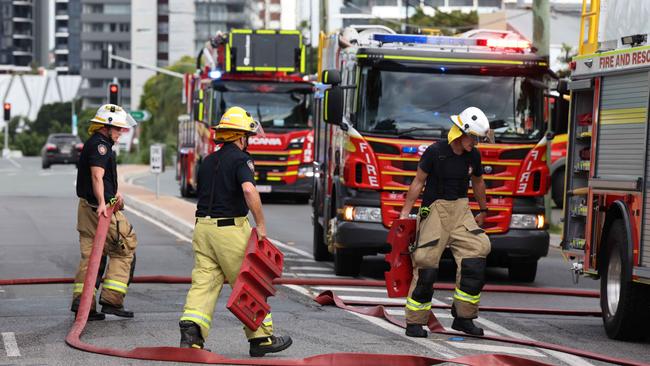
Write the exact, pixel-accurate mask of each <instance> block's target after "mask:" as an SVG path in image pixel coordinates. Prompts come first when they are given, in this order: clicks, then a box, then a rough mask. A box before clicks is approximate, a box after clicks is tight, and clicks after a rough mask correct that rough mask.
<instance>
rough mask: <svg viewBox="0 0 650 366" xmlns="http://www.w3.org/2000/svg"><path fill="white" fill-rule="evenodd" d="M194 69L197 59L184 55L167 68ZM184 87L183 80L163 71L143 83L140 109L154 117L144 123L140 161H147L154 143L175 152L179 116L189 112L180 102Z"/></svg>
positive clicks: (170, 152) (188, 70)
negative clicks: (164, 145)
mask: <svg viewBox="0 0 650 366" xmlns="http://www.w3.org/2000/svg"><path fill="white" fill-rule="evenodd" d="M194 68H195V63H194V59H193V58H192V57H190V56H185V57H183V58H181V59H180V60H179V61H178V62H176V63H175V64H174V65H172V66H170V67H168V69H169V70H172V71H176V72H180V73H188V72H189V73H191V72H194ZM182 89H183V82H182V80H180V79H178V78H174V77H170V76H168V75H164V74H157V75H155V76H153V77H151V78H150V79H149V80H147V82H146V83H145V84H144V90H143V93H142V97H141V98H140V108H141V109H145V110H147V111H149V112H150V113H151V119H150V120H149V121H147V122H144V123H142V124H141V126H142V129H141V134H140V139H139V145H140V151H141V155H140V161H141V162H143V163H146V162H147V160H146V158H147V156H148V152H149V146H150V145H151V144H152V143H164V144H166V145H167V148H166V153H167V154H169V156H168V157H171V156H172V155H173V152H174V151H176V136H177V134H178V116H179V115H181V114H184V113H186V110H185V108H186V107H185V106H184V105H183V103H181V92H182Z"/></svg>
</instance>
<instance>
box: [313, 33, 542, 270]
mask: <svg viewBox="0 0 650 366" xmlns="http://www.w3.org/2000/svg"><path fill="white" fill-rule="evenodd" d="M319 52H320V54H321V56H320V57H321V59H320V63H321V66H320V68H321V70H323V71H322V82H323V83H324V84H323V85H319V86H318V87H319V88H320V89H321V90H324V92H323V94H324V97H323V98H322V99H319V102H317V103H316V111H315V113H314V115H315V116H322V118H318V121H317V124H316V126H315V151H316V152H315V155H316V157H315V176H316V179H315V181H314V193H313V217H314V220H313V222H314V257H315V259H316V260H326V259H328V258H329V257H330V255H333V256H334V266H335V271H336V273H337V274H339V275H356V274H358V273H359V268H360V264H361V261H362V258H363V256H364V255H371V254H376V253H381V252H385V251H386V250H387V249H388V248H387V244H386V236H387V233H388V230H389V228H390V227H391V224H392V222H393V220H394V219H396V218H398V217H399V213H400V211H401V209H402V205H403V203H404V199H405V194H406V192H407V190H408V188H409V185H410V183H411V182H412V180H413V177H414V176H415V173H416V169H417V164H418V161H419V160H420V156H421V154H422V153H423V152H424V150H425V149H426V148H427V146H429V145H430V144H431V143H433V142H434V141H437V140H440V139H444V138H446V136H447V132H448V130H449V128H450V127H451V123H450V121H449V117H450V115H453V114H456V113H459V112H460V111H462V110H463V109H465V108H467V107H469V106H475V107H479V108H481V109H482V110H483V111H484V112H485V113H486V115H487V116H488V118H489V119H490V121H491V124H492V126H493V129H494V131H495V138H496V143H495V144H483V145H479V150H480V152H481V155H482V162H483V165H484V169H485V175H484V178H485V181H486V184H487V195H488V207H489V212H488V217H487V219H486V223H485V225H484V228H485V230H486V231H487V233H488V234H489V235H490V237H491V241H492V253H491V254H490V257H489V258H488V261H489V264H490V265H493V266H503V267H507V268H508V269H509V275H510V276H511V278H513V279H516V280H520V281H533V280H534V279H535V276H536V272H537V262H538V260H539V258H540V257H543V256H546V254H547V252H548V247H549V234H548V233H547V231H546V228H547V223H546V219H545V216H544V212H545V211H544V202H543V196H544V194H545V193H546V192H547V190H548V186H549V171H548V167H547V164H546V157H545V156H546V137H545V132H546V126H545V121H544V111H543V109H544V107H543V106H544V94H545V91H546V85H547V80H546V78H547V77H548V75H549V73H548V65H547V62H545V61H544V60H543V59H542V58H540V57H538V56H537V55H535V54H534V53H532V52H531V50H530V44H529V42H528V41H526V40H522V39H520V38H519V37H518V36H516V35H515V34H513V33H511V32H495V31H486V32H480V31H478V32H477V31H475V32H473V33H472V35H471V37H441V36H425V35H401V34H394V32H392V31H390V30H389V29H387V28H382V27H377V26H368V27H351V28H346V29H345V30H343V31H342V32H341V33H340V34H332V35H330V36H327V37H325V36H324V35H323V36H322V39H321V49H320V50H319ZM318 94H320V92H319V93H318ZM317 97H320V95H317ZM470 194H471V192H470ZM418 204H419V202H418ZM418 204H416V206H418ZM470 205H471V207H472V209H474V210H477V209H478V204H477V203H476V202H475V201H473V200H471V202H470ZM416 210H417V207H416V208H415V209H414V211H413V213H415V212H416Z"/></svg>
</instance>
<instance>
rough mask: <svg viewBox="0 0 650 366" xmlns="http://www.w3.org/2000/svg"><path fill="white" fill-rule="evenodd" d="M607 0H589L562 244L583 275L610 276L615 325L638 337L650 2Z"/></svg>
mask: <svg viewBox="0 0 650 366" xmlns="http://www.w3.org/2000/svg"><path fill="white" fill-rule="evenodd" d="M585 5H586V4H585ZM606 5H607V6H606V7H605V6H604V4H603V8H602V9H601V4H599V1H591V5H590V6H589V7H587V6H584V7H583V10H584V13H583V18H582V19H583V24H582V27H581V29H582V33H581V35H580V40H581V44H580V52H579V54H578V56H576V57H575V58H574V61H573V63H572V68H573V72H572V76H571V81H570V83H569V89H570V90H571V115H570V125H569V138H568V143H569V145H568V150H567V158H566V160H567V164H566V166H567V180H566V193H565V209H564V232H563V241H562V246H563V249H564V251H565V253H566V255H567V256H568V257H570V258H571V259H572V260H573V262H574V263H573V269H574V271H575V274H576V277H575V280H576V281H577V279H578V277H577V276H578V275H579V274H585V275H587V276H590V277H592V278H594V279H600V305H601V309H602V317H603V323H604V326H605V331H606V333H607V335H608V336H609V337H611V338H614V339H621V340H638V339H642V338H643V337H646V336H647V334H648V327H650V184H649V182H650V164H649V163H650V148H648V144H649V142H650V140H649V137H648V136H649V132H650V131H649V129H648V101H649V99H650V47H649V45H648V43H647V39H648V34H650V26H648V22H647V19H648V16H650V4H649V3H648V2H647V1H642V0H638V1H637V0H629V1H628V0H626V1H617V0H609V1H607V3H606ZM587 24H588V27H587V28H585V26H586V25H587ZM585 32H588V33H585ZM584 39H586V42H583V41H582V40H584Z"/></svg>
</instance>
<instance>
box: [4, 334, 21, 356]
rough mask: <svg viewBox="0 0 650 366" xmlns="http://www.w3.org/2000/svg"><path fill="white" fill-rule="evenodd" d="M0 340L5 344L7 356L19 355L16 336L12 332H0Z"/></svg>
mask: <svg viewBox="0 0 650 366" xmlns="http://www.w3.org/2000/svg"><path fill="white" fill-rule="evenodd" d="M2 342H3V343H4V344H5V352H6V353H7V357H20V349H18V343H16V336H15V335H14V333H13V332H6V333H2Z"/></svg>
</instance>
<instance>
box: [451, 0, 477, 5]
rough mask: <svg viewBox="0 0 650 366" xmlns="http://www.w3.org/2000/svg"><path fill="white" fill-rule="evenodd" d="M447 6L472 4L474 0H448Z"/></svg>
mask: <svg viewBox="0 0 650 366" xmlns="http://www.w3.org/2000/svg"><path fill="white" fill-rule="evenodd" d="M449 6H474V0H449Z"/></svg>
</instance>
